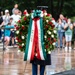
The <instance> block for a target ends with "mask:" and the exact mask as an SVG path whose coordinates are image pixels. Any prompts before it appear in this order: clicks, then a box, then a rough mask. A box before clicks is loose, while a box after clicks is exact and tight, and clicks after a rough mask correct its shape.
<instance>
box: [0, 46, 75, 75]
mask: <svg viewBox="0 0 75 75" xmlns="http://www.w3.org/2000/svg"><path fill="white" fill-rule="evenodd" d="M51 55H52V56H51V57H52V58H51V59H52V65H49V66H46V70H45V74H46V75H52V74H55V73H59V72H62V71H66V70H70V69H73V68H75V50H72V51H71V52H69V51H68V52H65V51H64V49H61V50H60V49H55V51H53V52H52V54H51ZM23 57H24V53H23V52H18V48H13V47H10V50H9V51H4V52H3V50H2V49H0V75H32V74H31V70H32V68H31V64H30V63H29V62H27V63H26V62H25V61H23ZM25 65H26V70H25ZM73 72H75V71H73ZM57 75H58V74H57ZM61 75H62V74H61ZM68 75H69V74H68ZM74 75H75V74H74Z"/></svg>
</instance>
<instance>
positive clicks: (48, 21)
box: [15, 10, 57, 54]
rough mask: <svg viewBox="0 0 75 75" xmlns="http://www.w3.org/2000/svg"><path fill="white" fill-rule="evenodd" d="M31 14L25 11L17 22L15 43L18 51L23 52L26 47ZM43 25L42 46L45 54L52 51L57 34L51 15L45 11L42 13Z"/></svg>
mask: <svg viewBox="0 0 75 75" xmlns="http://www.w3.org/2000/svg"><path fill="white" fill-rule="evenodd" d="M30 16H31V14H28V12H27V10H26V11H25V12H24V16H23V17H22V18H21V19H20V20H19V21H18V22H17V25H16V26H15V27H16V42H17V45H18V47H19V50H20V51H24V50H25V47H26V39H27V34H28V26H29V21H30ZM42 16H43V25H44V29H43V30H44V46H45V50H46V52H47V53H49V54H50V53H51V51H52V50H54V47H55V42H56V40H57V32H56V28H55V25H54V23H53V18H52V15H51V14H48V13H47V12H46V11H42Z"/></svg>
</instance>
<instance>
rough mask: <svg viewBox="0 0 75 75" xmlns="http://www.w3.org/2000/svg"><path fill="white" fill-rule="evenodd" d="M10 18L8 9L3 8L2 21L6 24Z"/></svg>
mask: <svg viewBox="0 0 75 75" xmlns="http://www.w3.org/2000/svg"><path fill="white" fill-rule="evenodd" d="M9 19H10V14H9V10H8V9H6V10H5V15H4V16H3V21H4V25H7V24H8V22H9Z"/></svg>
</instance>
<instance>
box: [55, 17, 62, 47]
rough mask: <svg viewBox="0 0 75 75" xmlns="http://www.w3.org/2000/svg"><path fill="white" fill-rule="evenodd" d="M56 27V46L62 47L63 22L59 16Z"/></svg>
mask: <svg viewBox="0 0 75 75" xmlns="http://www.w3.org/2000/svg"><path fill="white" fill-rule="evenodd" d="M56 28H57V36H58V48H62V37H63V30H62V28H63V23H62V21H61V19H60V18H59V19H58V22H57V24H56Z"/></svg>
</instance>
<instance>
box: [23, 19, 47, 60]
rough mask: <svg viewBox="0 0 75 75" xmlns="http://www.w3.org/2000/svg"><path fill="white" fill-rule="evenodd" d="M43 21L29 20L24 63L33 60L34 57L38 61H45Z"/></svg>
mask: <svg viewBox="0 0 75 75" xmlns="http://www.w3.org/2000/svg"><path fill="white" fill-rule="evenodd" d="M43 37H44V36H43V20H42V18H34V19H32V18H31V19H30V26H29V31H28V36H27V41H26V49H25V56H24V60H25V61H30V60H34V56H36V58H37V59H39V60H45V59H46V52H45V49H44V41H43Z"/></svg>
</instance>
